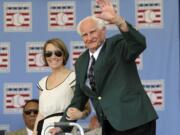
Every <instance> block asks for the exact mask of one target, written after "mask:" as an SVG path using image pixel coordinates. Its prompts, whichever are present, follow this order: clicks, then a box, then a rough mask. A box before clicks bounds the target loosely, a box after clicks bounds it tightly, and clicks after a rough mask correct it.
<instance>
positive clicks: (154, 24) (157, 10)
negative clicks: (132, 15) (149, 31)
mask: <svg viewBox="0 0 180 135" xmlns="http://www.w3.org/2000/svg"><path fill="white" fill-rule="evenodd" d="M162 18H163V10H162V0H153V1H152V0H146V1H145V0H136V24H137V28H162V27H163V19H162Z"/></svg>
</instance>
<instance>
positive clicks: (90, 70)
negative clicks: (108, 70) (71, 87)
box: [88, 55, 96, 91]
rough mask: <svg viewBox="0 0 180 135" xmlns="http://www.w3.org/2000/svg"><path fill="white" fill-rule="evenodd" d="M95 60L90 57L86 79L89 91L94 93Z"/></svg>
mask: <svg viewBox="0 0 180 135" xmlns="http://www.w3.org/2000/svg"><path fill="white" fill-rule="evenodd" d="M95 62H96V60H95V58H94V56H93V55H92V56H91V66H90V68H89V74H88V77H89V83H90V86H91V89H92V91H95V89H96V88H95V80H94V64H95Z"/></svg>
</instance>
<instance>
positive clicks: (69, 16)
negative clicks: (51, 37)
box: [48, 1, 76, 31]
mask: <svg viewBox="0 0 180 135" xmlns="http://www.w3.org/2000/svg"><path fill="white" fill-rule="evenodd" d="M75 12H76V10H75V2H70V1H66V2H65V1H64V2H48V30H49V31H61V30H72V29H74V28H75V25H76V24H75V20H76V14H75Z"/></svg>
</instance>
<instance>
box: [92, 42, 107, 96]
mask: <svg viewBox="0 0 180 135" xmlns="http://www.w3.org/2000/svg"><path fill="white" fill-rule="evenodd" d="M105 48H106V44H105V43H104V45H103V47H102V49H101V51H100V53H99V56H98V58H97V61H96V63H95V66H94V73H95V82H96V85H97V88H98V91H97V93H98V94H100V90H101V86H100V84H101V83H99V81H101V79H100V78H99V76H101V74H102V72H101V68H104V67H103V65H105V64H104V63H105V62H106V58H105Z"/></svg>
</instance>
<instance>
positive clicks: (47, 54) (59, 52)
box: [44, 50, 63, 57]
mask: <svg viewBox="0 0 180 135" xmlns="http://www.w3.org/2000/svg"><path fill="white" fill-rule="evenodd" d="M52 55H55V56H57V57H61V56H62V55H63V53H62V52H61V51H59V50H56V51H46V52H45V53H44V56H45V57H51V56H52Z"/></svg>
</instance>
